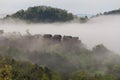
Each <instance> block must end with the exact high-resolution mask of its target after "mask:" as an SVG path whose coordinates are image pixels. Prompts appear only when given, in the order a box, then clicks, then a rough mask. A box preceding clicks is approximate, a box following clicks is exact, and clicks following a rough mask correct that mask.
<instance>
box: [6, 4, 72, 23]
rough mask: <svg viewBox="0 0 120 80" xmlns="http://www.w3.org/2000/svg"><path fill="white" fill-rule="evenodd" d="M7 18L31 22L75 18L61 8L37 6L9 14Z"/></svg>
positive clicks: (59, 20) (60, 20) (61, 20)
mask: <svg viewBox="0 0 120 80" xmlns="http://www.w3.org/2000/svg"><path fill="white" fill-rule="evenodd" d="M5 18H18V19H21V20H25V21H29V22H65V21H70V20H73V19H74V15H73V14H72V13H68V12H67V11H66V10H62V9H59V8H52V7H47V6H36V7H29V8H28V9H27V10H20V11H18V12H16V13H14V14H12V15H7V16H6V17H5Z"/></svg>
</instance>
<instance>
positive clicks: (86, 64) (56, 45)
mask: <svg viewBox="0 0 120 80" xmlns="http://www.w3.org/2000/svg"><path fill="white" fill-rule="evenodd" d="M0 44H1V45H0V55H1V56H2V57H3V58H1V60H0V61H1V62H3V65H6V67H0V75H2V76H3V75H4V73H3V71H1V70H4V71H5V74H7V75H6V76H4V77H1V76H0V78H1V79H2V80H3V79H4V80H5V79H6V78H9V80H10V79H12V80H16V79H17V80H21V79H25V80H69V79H71V80H119V79H120V77H119V74H120V72H119V70H120V69H119V67H120V64H119V61H120V56H119V55H117V54H113V52H112V51H110V50H108V49H107V48H106V47H105V46H104V45H102V44H100V45H97V46H95V47H94V48H93V49H92V50H89V49H87V48H86V46H85V45H84V44H83V43H82V41H81V40H79V38H78V37H74V36H69V35H65V36H61V35H51V34H45V35H40V34H37V35H31V34H26V35H21V34H15V33H11V35H9V36H0ZM6 58H7V59H6ZM34 64H36V65H34Z"/></svg>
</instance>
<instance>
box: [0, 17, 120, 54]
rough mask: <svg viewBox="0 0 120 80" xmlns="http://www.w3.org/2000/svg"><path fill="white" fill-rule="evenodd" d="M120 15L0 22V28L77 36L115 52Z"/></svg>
mask: <svg viewBox="0 0 120 80" xmlns="http://www.w3.org/2000/svg"><path fill="white" fill-rule="evenodd" d="M119 21H120V16H119V15H116V16H101V17H97V18H93V19H91V20H89V21H88V22H87V23H84V24H81V23H78V22H76V23H75V22H71V23H54V24H27V23H24V22H22V21H21V22H17V21H16V22H17V23H16V22H14V21H10V22H6V23H4V24H2V23H0V29H1V30H4V31H5V32H7V33H8V32H20V33H22V34H26V30H29V32H30V33H31V34H61V35H72V36H79V38H80V40H82V42H83V43H84V44H86V45H87V47H88V48H90V49H91V48H92V47H93V46H95V45H97V44H104V45H105V46H106V47H107V48H109V49H110V50H113V51H115V52H116V53H119V52H120V42H119V41H120V23H119Z"/></svg>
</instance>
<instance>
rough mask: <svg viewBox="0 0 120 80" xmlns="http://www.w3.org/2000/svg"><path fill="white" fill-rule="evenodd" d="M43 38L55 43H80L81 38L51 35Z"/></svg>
mask: <svg viewBox="0 0 120 80" xmlns="http://www.w3.org/2000/svg"><path fill="white" fill-rule="evenodd" d="M43 38H45V39H49V40H54V41H73V42H78V41H79V42H80V40H79V37H72V36H61V35H54V36H52V35H51V34H45V35H43Z"/></svg>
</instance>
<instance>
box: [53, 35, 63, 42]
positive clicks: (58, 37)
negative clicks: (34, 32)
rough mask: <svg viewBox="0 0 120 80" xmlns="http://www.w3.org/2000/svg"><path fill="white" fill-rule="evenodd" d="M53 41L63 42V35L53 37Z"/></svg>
mask: <svg viewBox="0 0 120 80" xmlns="http://www.w3.org/2000/svg"><path fill="white" fill-rule="evenodd" d="M52 39H53V40H56V41H61V40H62V36H61V35H54V36H53V37H52Z"/></svg>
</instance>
